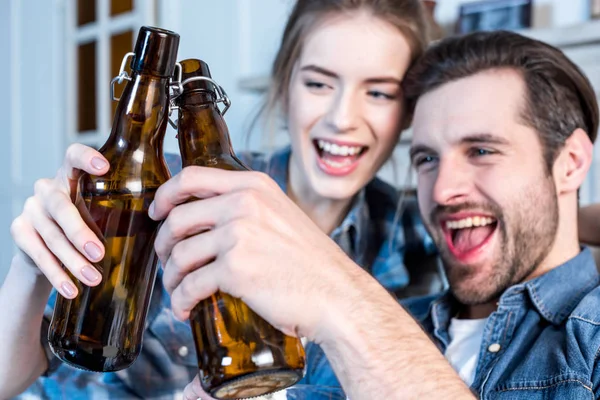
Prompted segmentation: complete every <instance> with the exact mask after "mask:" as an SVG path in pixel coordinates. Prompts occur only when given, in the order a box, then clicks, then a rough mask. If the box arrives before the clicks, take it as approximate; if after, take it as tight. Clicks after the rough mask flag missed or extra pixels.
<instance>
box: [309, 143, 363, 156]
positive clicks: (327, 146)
mask: <svg viewBox="0 0 600 400" xmlns="http://www.w3.org/2000/svg"><path fill="white" fill-rule="evenodd" d="M317 146H318V147H319V149H321V150H323V151H325V152H327V153H330V154H332V155H334V156H344V157H346V156H353V155H355V154H358V153H360V151H361V150H362V147H361V146H346V145H338V144H336V143H330V142H326V141H325V140H318V141H317Z"/></svg>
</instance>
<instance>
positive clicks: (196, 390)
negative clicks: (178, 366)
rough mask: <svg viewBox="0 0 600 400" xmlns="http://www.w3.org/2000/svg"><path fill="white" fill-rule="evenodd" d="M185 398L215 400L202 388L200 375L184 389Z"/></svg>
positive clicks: (190, 399) (189, 399)
mask: <svg viewBox="0 0 600 400" xmlns="http://www.w3.org/2000/svg"><path fill="white" fill-rule="evenodd" d="M183 398H184V399H185V400H215V399H214V398H212V397H210V396H209V395H208V394H207V393H206V392H205V391H204V390H203V389H202V385H201V384H200V378H198V375H196V377H195V378H194V380H193V381H192V382H190V383H189V384H188V385H187V386H186V387H185V389H183Z"/></svg>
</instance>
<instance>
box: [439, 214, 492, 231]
mask: <svg viewBox="0 0 600 400" xmlns="http://www.w3.org/2000/svg"><path fill="white" fill-rule="evenodd" d="M492 222H494V219H493V218H490V217H480V216H476V217H468V218H463V219H460V220H456V221H446V229H464V228H471V227H473V226H486V225H490V224H491V223H492Z"/></svg>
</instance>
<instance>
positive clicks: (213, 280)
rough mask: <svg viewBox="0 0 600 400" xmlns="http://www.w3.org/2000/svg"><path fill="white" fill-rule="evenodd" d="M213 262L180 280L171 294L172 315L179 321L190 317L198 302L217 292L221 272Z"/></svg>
mask: <svg viewBox="0 0 600 400" xmlns="http://www.w3.org/2000/svg"><path fill="white" fill-rule="evenodd" d="M218 263H219V261H218V260H215V261H213V262H211V263H209V264H207V265H205V266H204V267H202V268H199V269H197V270H195V271H193V272H191V273H189V274H188V275H186V276H185V278H183V279H182V280H181V283H180V284H179V285H178V286H177V287H176V288H175V289H174V290H173V293H172V294H171V308H172V309H173V314H174V315H175V317H177V318H178V319H179V320H181V321H185V320H186V319H188V318H189V317H190V312H191V311H192V309H193V308H194V307H195V306H196V304H198V303H199V302H200V301H202V300H204V299H206V298H208V297H210V296H211V295H213V294H214V293H216V292H217V290H219V281H220V274H221V270H220V268H219V266H218V265H217V264H218Z"/></svg>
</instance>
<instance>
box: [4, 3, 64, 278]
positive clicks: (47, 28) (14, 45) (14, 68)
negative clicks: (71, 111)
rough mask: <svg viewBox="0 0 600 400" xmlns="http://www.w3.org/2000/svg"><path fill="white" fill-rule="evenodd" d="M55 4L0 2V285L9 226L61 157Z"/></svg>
mask: <svg viewBox="0 0 600 400" xmlns="http://www.w3.org/2000/svg"><path fill="white" fill-rule="evenodd" d="M62 5H63V2H62V1H61V0H44V1H42V0H2V1H0V59H1V60H5V62H2V63H0V76H3V77H8V78H7V79H4V80H3V81H4V84H5V85H7V86H8V87H6V88H5V96H2V98H1V99H0V123H1V124H2V125H1V126H3V127H9V128H8V129H6V130H5V131H4V133H3V134H2V136H1V138H2V140H3V141H4V142H3V146H0V167H1V168H2V169H0V171H3V172H5V177H6V178H5V179H2V180H0V182H1V183H0V282H1V281H2V280H3V278H4V276H5V274H6V271H7V270H8V267H9V265H10V260H11V258H12V254H13V249H14V247H13V244H12V239H11V237H10V231H9V227H10V223H11V221H12V219H13V218H14V217H15V216H16V215H17V214H18V213H20V212H21V210H22V207H23V201H24V200H25V199H26V198H27V197H28V196H29V195H30V194H31V193H32V188H33V183H34V182H35V180H36V179H38V178H41V177H50V176H52V175H53V174H54V172H55V171H56V170H57V169H58V166H59V165H60V162H61V160H62V155H63V152H64V141H65V138H64V134H63V132H64V128H63V123H62V121H63V116H64V113H65V112H66V110H65V109H64V106H63V104H64V98H63V97H62V96H63V93H62V88H63V81H64V76H63V75H62V64H63V46H62V43H63V40H62V39H61V35H62V30H63V26H64V21H63V19H62V14H61V12H60V7H61V6H62Z"/></svg>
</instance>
